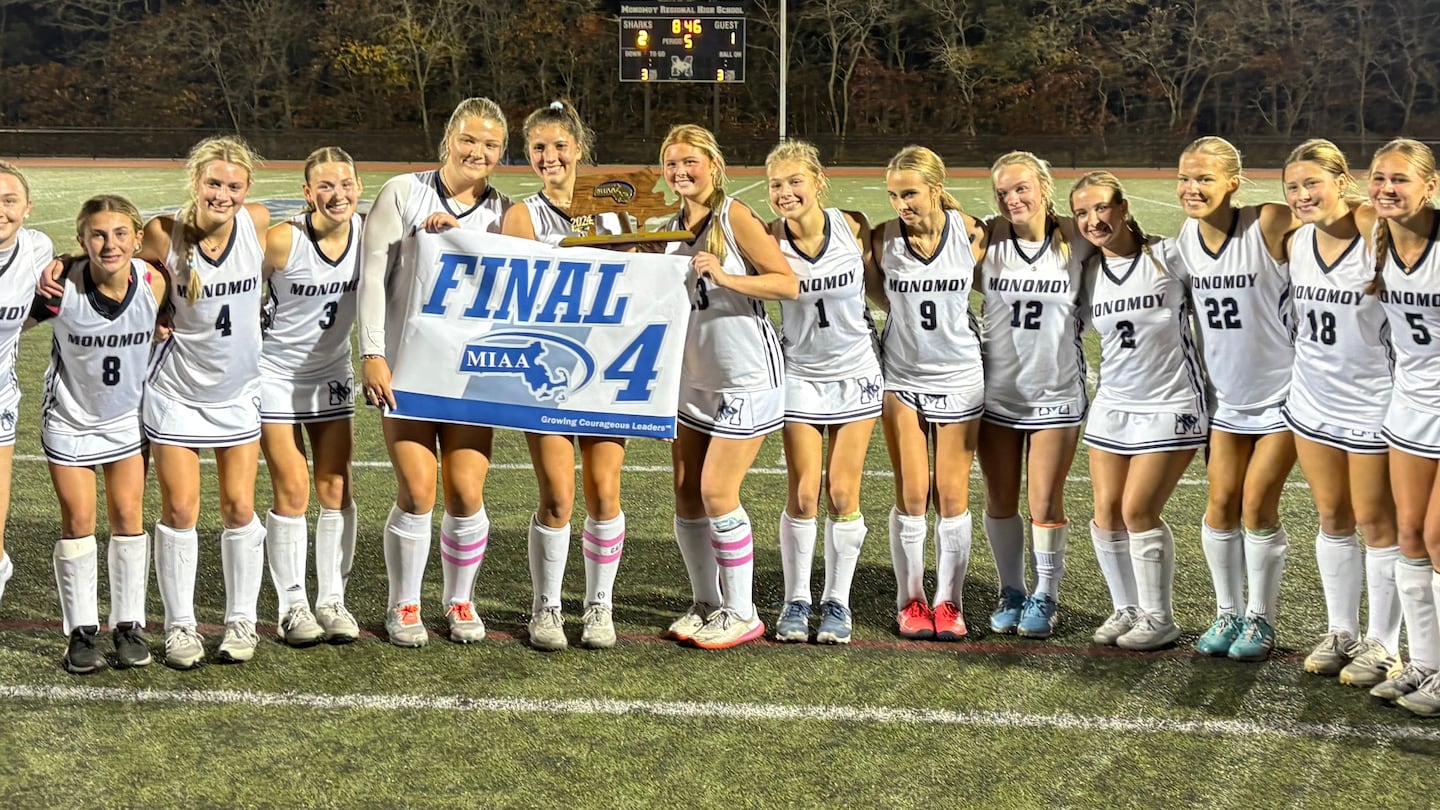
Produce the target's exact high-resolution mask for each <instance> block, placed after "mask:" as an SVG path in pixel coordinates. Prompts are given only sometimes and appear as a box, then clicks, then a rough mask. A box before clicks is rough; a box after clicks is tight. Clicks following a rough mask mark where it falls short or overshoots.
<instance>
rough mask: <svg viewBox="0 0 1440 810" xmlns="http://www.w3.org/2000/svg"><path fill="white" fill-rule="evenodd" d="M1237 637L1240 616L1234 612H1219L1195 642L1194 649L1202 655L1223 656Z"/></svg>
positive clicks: (1238, 634)
mask: <svg viewBox="0 0 1440 810" xmlns="http://www.w3.org/2000/svg"><path fill="white" fill-rule="evenodd" d="M1239 637H1240V617H1239V616H1236V615H1235V614H1234V613H1221V614H1220V615H1219V616H1216V617H1215V621H1214V622H1212V623H1211V624H1210V629H1209V630H1206V631H1205V633H1204V635H1202V636H1200V640H1199V641H1197V642H1195V650H1196V651H1197V652H1199V653H1201V654H1202V655H1214V656H1217V657H1218V656H1223V655H1226V654H1228V653H1229V652H1230V645H1231V644H1234V643H1235V639H1237V638H1239Z"/></svg>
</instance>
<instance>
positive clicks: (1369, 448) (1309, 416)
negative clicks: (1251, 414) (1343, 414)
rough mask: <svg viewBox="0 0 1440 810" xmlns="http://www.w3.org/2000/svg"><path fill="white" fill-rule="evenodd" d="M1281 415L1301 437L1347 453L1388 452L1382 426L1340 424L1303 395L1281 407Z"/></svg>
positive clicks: (1292, 398)
mask: <svg viewBox="0 0 1440 810" xmlns="http://www.w3.org/2000/svg"><path fill="white" fill-rule="evenodd" d="M1280 415H1281V416H1283V417H1285V423H1286V424H1287V425H1289V426H1290V430H1291V431H1293V432H1294V433H1295V435H1296V436H1298V437H1300V438H1302V439H1309V440H1310V441H1312V442H1316V443H1318V444H1323V445H1326V446H1329V447H1334V448H1336V449H1337V450H1344V451H1345V452H1347V453H1362V454H1365V455H1380V454H1382V453H1386V452H1389V449H1390V448H1389V446H1388V445H1386V444H1385V436H1384V435H1383V434H1382V433H1381V432H1380V425H1378V424H1375V423H1371V424H1369V425H1356V424H1344V425H1342V424H1338V423H1336V421H1335V419H1334V417H1326V416H1325V415H1324V414H1322V413H1320V412H1319V411H1318V410H1316V409H1315V408H1313V407H1312V406H1311V405H1310V401H1309V400H1308V399H1305V398H1303V397H1291V398H1290V399H1289V400H1287V401H1286V402H1285V404H1284V405H1282V406H1281V407H1280Z"/></svg>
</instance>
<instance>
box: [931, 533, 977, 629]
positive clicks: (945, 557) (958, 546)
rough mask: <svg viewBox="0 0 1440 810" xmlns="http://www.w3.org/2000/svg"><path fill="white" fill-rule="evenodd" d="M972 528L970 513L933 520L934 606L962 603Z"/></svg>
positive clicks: (971, 540) (958, 605) (971, 542)
mask: <svg viewBox="0 0 1440 810" xmlns="http://www.w3.org/2000/svg"><path fill="white" fill-rule="evenodd" d="M973 542H974V527H973V523H972V519H971V517H970V510H968V509H967V510H965V511H964V512H961V513H960V514H958V515H955V516H954V517H941V518H937V519H936V520H935V605H937V606H938V605H940V604H941V603H944V602H954V603H955V606H956V607H963V606H964V603H965V572H966V571H967V570H968V569H969V568H970V547H971V545H973Z"/></svg>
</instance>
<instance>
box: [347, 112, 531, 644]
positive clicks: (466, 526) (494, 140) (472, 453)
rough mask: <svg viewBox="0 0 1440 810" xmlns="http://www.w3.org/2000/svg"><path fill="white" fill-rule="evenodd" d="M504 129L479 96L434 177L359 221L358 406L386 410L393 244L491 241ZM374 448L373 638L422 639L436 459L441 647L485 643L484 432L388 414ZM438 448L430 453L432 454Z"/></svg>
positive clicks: (499, 197) (402, 311) (396, 190)
mask: <svg viewBox="0 0 1440 810" xmlns="http://www.w3.org/2000/svg"><path fill="white" fill-rule="evenodd" d="M506 137H507V130H506V124H505V114H504V113H503V112H501V111H500V107H499V106H498V105H496V104H495V102H493V101H491V100H490V99H488V98H470V99H466V100H464V101H462V102H460V104H459V106H457V107H456V108H455V111H454V112H453V113H451V115H450V121H449V123H447V124H446V125H445V134H444V137H443V139H442V140H441V143H440V163H441V166H440V168H439V169H434V170H431V171H424V172H416V173H413V174H402V175H397V176H395V177H392V178H390V179H389V180H387V181H386V182H385V185H384V186H383V187H381V189H380V193H379V194H378V195H377V196H376V198H375V204H374V205H373V206H371V208H370V214H369V216H367V217H366V219H365V231H364V236H363V238H362V240H361V249H362V253H361V259H360V262H361V264H360V299H359V305H360V311H359V321H360V353H361V358H362V361H363V363H362V374H363V377H364V385H365V397H366V401H367V402H369V403H371V404H372V405H375V406H377V407H381V406H383V407H387V408H394V407H395V394H394V392H393V391H392V390H391V389H390V364H389V362H388V361H387V359H386V358H387V357H388V356H392V355H394V354H395V352H396V350H397V348H398V341H399V340H400V337H401V335H402V334H403V333H404V327H405V322H406V321H407V320H408V319H409V318H410V316H411V315H412V314H413V313H412V312H411V311H410V285H411V283H412V282H413V281H414V277H415V272H414V269H413V268H410V267H405V266H402V265H401V264H400V262H399V260H398V258H397V257H398V256H400V255H401V254H402V253H403V251H402V250H400V242H401V240H402V239H405V238H407V237H409V236H411V235H413V234H414V233H415V232H416V231H417V230H418V229H420V228H425V229H427V230H432V231H438V230H442V229H444V228H447V227H459V228H468V229H472V230H476V231H489V232H491V233H499V231H500V222H501V220H502V218H503V217H504V215H505V211H506V209H507V208H509V206H510V200H509V199H508V198H507V197H505V195H503V194H501V193H500V192H498V191H496V190H495V189H494V187H492V186H491V185H490V172H491V171H492V170H493V169H494V168H495V167H496V166H497V165H499V163H500V155H501V154H502V152H503V151H504V149H505V140H506ZM384 426H385V446H386V448H387V449H388V450H389V452H390V463H391V465H392V466H393V467H394V469H395V478H396V485H397V493H396V496H395V506H394V507H393V508H392V509H391V510H390V516H389V518H388V519H387V520H386V521H385V571H386V574H387V575H388V577H389V579H390V592H389V596H388V600H387V602H386V617H385V631H386V633H387V634H388V636H389V638H390V643H392V644H395V645H396V646H399V647H419V646H422V645H424V644H425V642H426V641H427V640H428V638H429V636H428V634H427V633H426V632H425V625H424V623H423V622H422V621H421V619H420V583H421V581H422V580H423V579H424V576H425V563H426V561H427V560H428V559H429V556H430V535H431V531H432V529H433V520H432V518H431V516H430V513H431V511H432V510H433V509H434V508H435V465H436V460H437V456H438V460H439V462H440V467H441V469H440V477H441V480H442V482H443V485H444V490H445V516H444V517H443V518H442V519H441V521H440V562H441V567H442V569H443V571H444V575H445V593H444V599H445V603H446V604H445V616H446V618H447V620H448V622H449V625H450V640H451V641H454V642H456V643H460V644H468V643H471V642H477V641H480V640H482V639H484V638H485V624H484V622H482V621H481V619H480V617H479V616H478V615H477V614H476V612H475V604H474V599H475V597H474V592H475V577H476V575H477V574H478V573H479V571H480V564H481V562H482V561H484V559H485V548H486V545H487V544H488V543H489V540H490V518H489V516H488V515H487V514H486V513H485V501H484V493H485V475H486V473H487V472H489V470H490V452H491V446H492V443H493V439H494V432H493V431H492V430H491V429H490V428H487V427H476V426H473V425H447V424H437V423H435V422H425V421H420V420H413V419H402V418H398V417H394V416H390V415H389V414H388V412H387V414H386V416H385V419H384ZM437 448H438V453H437Z"/></svg>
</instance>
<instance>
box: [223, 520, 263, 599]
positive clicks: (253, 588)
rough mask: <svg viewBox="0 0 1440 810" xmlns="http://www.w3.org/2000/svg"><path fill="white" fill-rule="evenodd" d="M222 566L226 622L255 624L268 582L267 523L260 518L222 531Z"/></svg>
mask: <svg viewBox="0 0 1440 810" xmlns="http://www.w3.org/2000/svg"><path fill="white" fill-rule="evenodd" d="M220 567H221V569H222V570H223V571H224V574H225V623H226V624H229V623H230V622H233V621H238V620H240V619H249V620H250V622H251V623H252V624H253V623H254V622H255V620H256V619H257V618H258V616H257V615H256V603H257V602H259V601H260V583H261V582H262V581H263V580H264V579H265V524H263V523H261V522H260V516H259V515H253V516H251V518H250V522H249V523H248V524H246V525H244V526H241V527H240V528H238V529H225V530H224V531H222V532H220Z"/></svg>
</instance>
